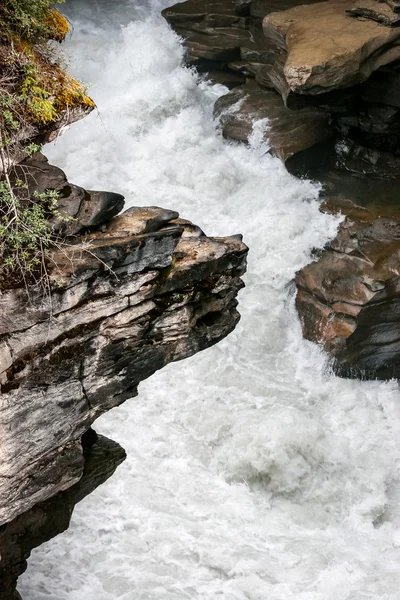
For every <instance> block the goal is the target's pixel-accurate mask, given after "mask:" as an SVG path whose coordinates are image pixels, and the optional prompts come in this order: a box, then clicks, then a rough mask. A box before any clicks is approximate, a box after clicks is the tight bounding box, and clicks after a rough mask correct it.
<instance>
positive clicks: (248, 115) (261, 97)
mask: <svg viewBox="0 0 400 600" xmlns="http://www.w3.org/2000/svg"><path fill="white" fill-rule="evenodd" d="M214 114H215V116H216V117H218V118H219V120H220V123H221V127H222V132H223V135H224V136H225V137H226V138H229V139H232V140H235V141H240V142H247V141H248V139H249V137H250V136H251V134H252V133H253V131H254V126H255V124H256V123H257V122H258V123H261V126H262V125H263V123H264V126H262V131H261V135H262V136H263V137H264V139H265V141H268V143H269V145H270V151H271V153H272V154H274V155H275V156H278V157H279V158H281V159H282V160H283V161H285V162H288V161H289V162H290V158H291V157H292V156H293V155H296V154H301V155H302V160H301V162H302V163H303V165H302V166H303V168H306V166H307V151H308V150H310V149H311V148H312V147H313V146H315V145H316V144H318V143H322V142H326V141H328V140H329V138H330V136H331V131H330V128H329V116H328V115H327V114H326V113H323V112H321V111H319V110H318V109H314V108H305V109H302V110H298V111H291V110H289V109H288V108H286V107H285V106H284V104H283V101H282V98H281V97H280V96H279V94H277V93H276V92H275V91H273V90H266V89H257V88H256V87H255V88H254V89H251V88H249V86H241V87H238V88H235V89H234V90H232V91H231V92H230V93H229V94H226V95H225V96H221V97H220V98H219V99H218V100H217V102H216V103H215V109H214ZM310 156H311V155H310ZM319 161H320V157H319Z"/></svg>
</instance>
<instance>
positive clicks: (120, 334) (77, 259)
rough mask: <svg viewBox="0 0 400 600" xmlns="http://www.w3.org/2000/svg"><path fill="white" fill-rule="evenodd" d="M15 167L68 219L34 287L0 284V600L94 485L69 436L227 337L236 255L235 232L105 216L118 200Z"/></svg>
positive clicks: (238, 264)
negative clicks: (55, 195)
mask: <svg viewBox="0 0 400 600" xmlns="http://www.w3.org/2000/svg"><path fill="white" fill-rule="evenodd" d="M19 170H21V172H23V173H24V177H25V181H26V187H25V188H24V193H25V194H26V195H27V196H31V197H32V196H33V197H34V194H35V192H40V191H41V190H43V189H46V190H49V189H55V190H57V191H58V192H59V206H58V214H60V215H61V214H62V215H64V216H65V215H67V216H68V217H69V218H68V220H65V219H64V218H63V219H60V218H54V217H53V218H52V220H51V225H52V227H53V228H54V230H55V231H56V232H58V233H59V235H60V238H59V241H58V242H57V244H56V245H55V246H54V249H53V250H52V251H51V253H50V254H49V256H48V257H47V259H46V268H45V272H44V279H43V282H42V286H41V289H39V290H37V289H36V288H33V289H32V288H29V286H28V287H25V286H24V285H11V286H8V287H7V285H6V284H5V282H4V281H3V288H2V291H1V294H0V385H1V396H0V427H1V430H2V436H1V441H0V450H1V456H2V460H1V464H0V497H1V499H2V500H1V504H0V526H2V527H0V529H1V531H0V577H2V580H1V581H2V584H1V585H2V586H3V587H0V598H1V600H11V599H12V598H14V595H13V594H14V592H13V590H14V587H15V581H16V577H17V576H18V573H20V572H21V569H23V568H24V565H25V562H24V561H25V559H26V557H27V556H28V554H29V551H30V549H31V548H32V547H34V546H35V545H37V544H39V543H41V542H42V541H43V540H44V539H47V538H48V537H49V536H50V530H51V529H53V528H54V522H56V524H57V527H60V531H61V530H62V529H63V528H65V527H66V526H67V524H68V521H69V518H70V515H71V511H72V506H73V505H74V504H75V502H76V501H78V499H79V498H80V497H82V495H85V494H86V493H89V491H90V489H92V488H93V487H94V483H93V482H91V479H90V478H89V486H88V485H87V479H85V478H84V479H83V480H82V476H83V475H84V469H85V452H84V446H83V444H82V438H83V439H86V436H87V433H86V432H87V431H88V430H89V429H90V426H91V424H92V423H93V422H94V421H95V419H96V418H97V417H98V416H100V415H101V414H103V413H104V412H106V411H108V410H110V409H111V408H113V407H115V406H117V405H119V404H121V403H122V402H124V401H125V400H127V399H128V398H132V397H133V396H135V395H136V394H137V388H138V384H139V383H140V381H143V380H144V379H146V378H147V377H149V376H150V375H151V374H152V373H154V372H155V371H156V370H158V369H160V368H162V367H163V366H164V365H166V364H167V363H169V362H171V361H176V360H180V359H182V358H185V357H187V356H191V355H193V354H195V353H196V352H199V351H200V350H203V349H205V348H207V347H209V346H211V345H213V344H215V343H216V342H218V341H219V340H221V339H222V338H223V337H225V336H226V335H227V334H228V333H229V332H230V331H232V330H233V329H234V327H235V325H236V324H237V322H238V320H239V313H238V311H237V308H236V306H237V299H236V296H237V293H238V291H239V290H240V289H241V287H242V286H243V283H242V280H241V279H240V277H241V275H242V274H243V273H244V271H245V266H246V255H247V248H246V246H245V245H244V244H243V243H242V241H241V237H240V236H233V237H229V238H210V237H207V236H206V235H205V234H204V233H203V232H202V230H201V229H200V228H199V227H197V226H196V225H193V224H192V223H190V222H189V221H186V220H184V219H181V218H179V215H178V213H177V212H175V211H173V210H165V209H162V208H158V207H154V206H153V207H134V208H130V209H128V210H126V211H125V212H124V213H122V214H121V215H119V216H116V215H117V213H118V212H119V211H120V209H121V208H122V206H123V203H124V202H123V197H122V196H121V195H119V194H114V193H110V192H93V191H87V190H84V189H82V188H80V187H79V186H75V185H72V184H70V183H68V181H67V179H66V177H65V175H64V173H63V172H62V171H61V170H60V169H58V168H57V167H53V166H51V165H49V164H48V162H47V160H46V159H45V158H44V157H43V156H42V155H40V154H38V155H35V156H34V157H32V158H31V159H27V160H25V161H24V162H23V163H21V164H20V165H18V166H17V167H16V169H15V172H14V174H13V176H14V177H15V178H18V177H19ZM133 410H134V406H133ZM117 455H118V456H119V457H120V456H121V451H120V450H118V451H117ZM86 463H87V461H86ZM102 465H103V463H100V465H99V466H98V467H96V472H95V473H96V482H97V480H98V479H99V480H100V479H104V478H106V476H108V471H106V472H102ZM113 465H114V466H115V464H114V463H113ZM86 466H87V465H86ZM114 466H113V467H112V468H114ZM80 481H81V484H78V482H80ZM77 484H78V487H74V488H72V486H76V485H77ZM96 484H97V483H96ZM89 488H90V489H89ZM63 490H67V491H66V492H63ZM60 492H62V494H61V495H58V496H56V495H57V494H59V493H60ZM63 494H64V495H63ZM54 497H55V499H53V498H54ZM49 498H51V499H52V500H50V501H49V500H48V499H49ZM46 501H47V504H46ZM43 503H44V504H43ZM60 511H61V512H60ZM54 515H55V516H54ZM54 519H55V521H54ZM21 531H23V532H24V535H25V537H23V538H21ZM53 533H54V534H55V532H53ZM26 536H28V537H26Z"/></svg>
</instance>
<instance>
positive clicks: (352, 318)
mask: <svg viewBox="0 0 400 600" xmlns="http://www.w3.org/2000/svg"><path fill="white" fill-rule="evenodd" d="M339 176H340V175H339ZM341 181H342V186H343V183H345V180H343V178H342V180H341ZM357 181H360V179H359V178H356V183H357ZM379 188H380V184H379V182H378V184H377V188H376V189H377V190H378V191H379ZM360 196H362V191H361V192H360ZM370 198H371V199H372V201H371V202H370V203H369V204H368V203H367V205H366V206H361V205H357V204H355V203H354V202H352V201H351V200H349V199H346V198H345V194H344V195H342V197H340V195H338V196H336V197H331V198H328V199H327V200H326V202H325V204H324V205H323V207H322V208H323V210H326V211H328V212H330V213H335V212H338V211H340V212H341V213H342V214H343V215H345V220H344V221H343V222H342V224H341V225H340V228H339V231H338V234H337V236H336V238H335V239H334V240H332V242H330V243H329V244H328V245H327V247H326V249H325V250H324V251H323V252H322V253H321V255H320V256H319V257H318V259H317V260H316V261H315V262H313V263H311V264H310V265H307V266H306V267H305V268H304V269H302V270H301V271H300V272H299V273H298V274H297V277H296V284H297V287H298V294H297V299H296V306H297V310H298V312H299V316H300V320H301V323H302V327H303V335H304V336H305V337H306V338H307V339H310V340H312V341H315V342H317V343H320V344H322V345H323V346H324V348H325V349H326V350H327V351H328V352H329V353H330V354H331V355H332V356H333V357H335V363H334V368H335V369H336V371H337V372H338V374H340V375H342V376H350V377H360V378H376V377H378V378H383V379H384V378H387V377H397V376H399V375H400V371H399V365H400V341H396V340H400V323H399V319H398V317H397V316H396V310H398V309H397V300H395V297H396V298H397V296H396V294H397V292H396V291H395V287H393V286H394V283H393V282H395V281H397V279H398V278H399V277H400V260H399V259H400V218H399V217H400V215H399V211H398V208H397V212H396V211H395V210H392V209H391V208H390V206H389V205H388V204H387V203H386V202H385V198H379V197H377V195H376V192H375V197H374V191H373V188H372V190H371V196H370ZM396 198H398V192H397V190H396ZM364 201H365V198H364ZM385 214H388V215H390V216H385ZM396 289H397V288H396ZM389 323H390V325H389Z"/></svg>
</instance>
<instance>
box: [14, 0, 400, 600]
mask: <svg viewBox="0 0 400 600" xmlns="http://www.w3.org/2000/svg"><path fill="white" fill-rule="evenodd" d="M171 3H172V2H170V4H171ZM167 4H168V2H164V4H162V3H161V2H157V1H156V0H154V1H152V2H148V3H147V4H145V3H144V2H142V3H141V4H139V3H138V2H133V1H130V0H114V1H113V2H111V1H110V0H68V1H67V3H66V5H64V6H63V12H65V14H66V15H67V16H68V17H69V19H70V20H71V23H72V26H73V33H72V36H71V37H70V38H69V40H68V41H67V43H66V45H65V52H66V54H67V56H69V57H70V58H69V69H70V70H71V71H72V72H73V73H74V74H75V75H76V76H77V77H78V78H81V79H82V80H84V81H85V82H89V83H91V84H92V85H91V88H90V94H91V96H92V97H93V98H94V100H95V101H96V103H97V106H98V110H97V111H95V112H94V113H92V114H91V115H90V116H89V117H88V118H86V119H85V120H83V121H81V122H79V123H77V124H75V125H73V127H72V128H71V129H70V131H69V132H67V133H66V134H65V135H64V136H63V137H61V138H59V140H58V141H57V143H56V144H55V145H52V146H48V147H47V148H46V149H45V152H46V154H47V155H48V157H49V159H50V160H51V162H53V163H55V164H57V165H58V166H60V167H61V168H63V169H64V170H65V171H66V173H67V175H68V177H69V180H70V181H72V182H74V183H77V184H79V185H82V186H85V187H87V188H89V189H104V190H111V191H116V192H120V193H122V194H124V195H125V196H126V202H127V206H133V205H158V206H163V207H166V208H172V209H176V210H178V211H179V212H180V214H181V216H183V217H185V218H189V219H191V220H193V221H194V222H195V223H196V224H198V225H200V226H201V227H202V228H203V229H204V230H205V232H206V233H207V234H208V235H230V234H234V233H239V232H240V233H242V234H243V235H244V241H245V242H246V243H247V244H248V245H249V247H250V254H249V267H248V273H247V274H246V276H245V281H246V286H247V287H246V289H245V290H243V291H242V292H241V293H240V298H239V310H240V312H241V314H242V320H241V322H240V324H239V325H238V327H237V329H236V331H234V332H233V333H232V334H231V335H230V336H229V337H228V338H227V339H225V340H223V341H222V342H221V343H220V344H218V345H217V346H216V347H214V348H211V349H208V350H206V351H204V352H202V353H200V354H198V355H196V356H194V357H192V358H190V359H187V360H185V361H183V362H180V363H176V364H174V365H169V366H168V367H166V368H165V369H163V370H162V371H160V372H159V373H157V374H155V375H154V376H153V377H151V378H150V379H149V380H147V381H145V382H143V383H142V384H141V386H140V390H139V392H140V393H139V396H138V397H137V398H134V399H132V400H130V401H128V402H126V403H125V404H124V405H123V406H121V407H119V408H118V409H115V410H113V411H112V412H111V413H108V414H106V415H105V416H103V417H102V418H101V419H99V420H98V421H97V423H96V425H95V427H96V429H97V430H98V431H99V433H102V434H104V435H106V436H108V437H111V438H112V439H115V440H116V441H118V442H119V443H120V444H121V445H122V446H123V447H124V448H125V449H126V451H127V454H128V458H127V460H126V461H125V463H124V464H123V465H121V466H120V467H119V468H118V470H117V472H116V474H115V475H114V476H113V477H112V478H111V479H110V480H109V481H108V482H107V483H106V484H104V485H103V486H101V487H100V488H99V489H97V490H96V491H95V492H94V493H93V494H92V495H91V496H89V497H88V498H86V499H85V500H84V501H82V502H81V503H80V504H79V505H77V507H76V509H75V512H74V515H73V518H72V523H71V527H70V529H69V530H68V531H67V532H66V533H64V534H63V535H61V536H58V537H57V538H55V539H53V540H52V541H51V542H49V543H48V544H45V545H44V546H42V547H41V548H39V549H37V550H36V551H34V552H33V554H32V558H31V560H30V561H29V568H28V571H27V573H26V574H25V575H24V576H23V577H22V578H21V580H20V585H19V590H20V592H21V594H22V596H23V598H24V600H49V599H50V600H114V599H121V600H189V599H190V600H215V599H221V600H367V599H368V600H399V598H400V591H399V590H400V570H399V565H400V485H399V465H400V396H399V391H398V386H397V384H396V383H394V382H388V383H380V382H358V381H350V380H342V379H340V378H337V377H335V376H334V375H332V374H331V373H330V371H329V368H328V366H327V361H326V357H325V356H324V354H323V353H322V352H321V350H320V349H319V348H318V347H317V346H315V345H313V344H311V343H309V342H307V341H305V340H303V339H302V337H301V331H300V325H299V322H298V319H297V316H296V313H295V310H294V298H293V287H292V284H291V282H292V280H293V276H294V274H295V272H296V270H297V269H299V268H300V267H301V266H303V265H305V264H306V263H307V262H309V261H310V253H311V251H312V249H313V248H315V247H322V246H323V245H324V243H325V242H326V241H327V239H328V238H330V237H332V236H333V235H334V234H335V231H336V228H337V225H338V222H337V220H336V219H334V218H333V217H330V216H328V215H323V214H321V213H320V212H319V210H318V194H319V188H318V186H317V185H316V184H314V183H311V182H306V181H298V180H296V179H295V178H293V177H291V176H290V175H289V174H288V173H287V172H286V171H285V169H284V167H283V166H282V164H281V163H280V162H279V161H278V160H277V159H274V158H272V157H271V156H270V155H268V153H267V150H268V148H267V146H266V144H265V143H262V142H260V139H261V136H260V135H259V133H260V127H261V126H262V124H261V125H260V127H256V128H255V132H254V135H253V136H252V138H251V140H250V145H249V147H245V146H240V145H236V144H232V143H228V142H226V141H224V140H223V139H222V137H221V135H220V133H219V132H218V128H217V126H216V124H215V123H214V122H213V119H212V105H213V102H214V101H215V99H216V98H217V97H218V96H219V95H220V94H222V93H225V92H226V89H224V88H222V87H220V86H214V87H213V86H210V85H209V84H207V83H205V82H204V81H201V80H199V79H198V77H197V76H196V74H195V73H194V72H193V71H191V70H190V69H187V68H184V67H183V66H182V61H183V49H182V46H181V44H180V41H179V38H178V37H177V36H176V35H175V34H174V33H173V32H172V31H171V30H170V29H169V28H168V26H167V25H166V23H165V22H164V21H163V20H162V18H161V17H160V14H159V13H160V10H161V9H162V8H163V7H164V6H166V5H167Z"/></svg>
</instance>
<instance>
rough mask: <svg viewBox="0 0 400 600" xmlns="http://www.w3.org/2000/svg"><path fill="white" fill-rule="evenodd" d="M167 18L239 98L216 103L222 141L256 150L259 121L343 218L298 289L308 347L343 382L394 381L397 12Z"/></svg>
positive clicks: (229, 9) (283, 6) (256, 5)
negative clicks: (253, 141)
mask: <svg viewBox="0 0 400 600" xmlns="http://www.w3.org/2000/svg"><path fill="white" fill-rule="evenodd" d="M163 15H164V17H165V18H166V19H167V21H168V22H169V23H170V25H171V26H172V27H173V28H174V29H175V30H176V31H177V33H179V35H181V36H182V37H183V39H184V44H185V46H186V49H187V62H188V64H190V65H194V66H195V67H196V68H197V69H198V70H199V71H200V72H201V73H205V74H206V76H207V77H208V78H210V79H211V80H212V81H214V82H216V83H223V84H224V85H226V86H227V87H228V88H230V90H231V91H230V92H229V93H227V94H225V95H223V96H221V97H220V99H219V100H218V101H217V102H216V104H215V116H216V117H217V118H218V119H219V122H220V126H221V129H222V133H223V135H224V136H225V137H226V138H228V139H231V140H235V141H238V142H245V143H246V142H247V140H248V138H249V136H250V135H251V134H252V132H253V128H254V124H255V123H258V125H257V131H258V132H259V131H260V130H261V132H262V134H263V136H264V139H265V140H268V144H269V147H270V152H271V153H273V154H275V155H276V156H278V157H279V158H281V159H282V160H283V161H285V163H286V166H287V168H288V170H289V171H290V172H291V173H293V174H294V175H297V176H300V177H307V178H311V179H314V180H316V181H320V182H321V183H322V197H323V204H322V206H321V210H323V211H327V212H331V213H335V214H337V213H339V214H341V215H343V221H342V223H341V225H340V227H339V231H338V234H337V237H336V238H335V239H334V240H332V242H330V243H329V244H328V245H327V247H326V248H325V249H324V250H323V251H322V252H320V253H319V255H318V256H317V255H316V256H315V261H314V262H313V263H312V264H310V265H308V266H307V267H305V268H304V269H302V270H301V271H300V272H299V273H298V275H297V278H296V285H297V300H296V305H297V309H298V312H299V316H300V319H301V322H302V327H303V334H304V336H305V337H306V338H307V339H310V340H313V341H315V342H317V343H319V344H322V345H323V346H324V348H325V349H326V350H327V351H328V353H329V354H330V355H331V356H332V357H333V365H334V368H335V369H336V371H337V372H338V373H339V374H341V375H344V376H351V377H361V378H375V377H377V378H383V379H385V378H390V377H393V376H395V377H397V376H398V372H399V364H400V325H399V317H398V308H397V307H398V298H399V295H398V289H399V275H400V262H399V256H400V255H399V250H400V247H399V239H400V238H399V231H400V230H399V211H398V199H399V192H398V190H399V173H400V171H399V165H400V163H399V154H400V137H399V136H400V128H399V126H400V96H399V89H400V87H399V85H400V74H399V69H400V27H399V25H400V4H399V3H398V2H397V1H396V2H394V1H392V0H390V1H389V0H387V1H386V2H378V1H377V0H365V1H363V0H327V1H319V0H317V1H316V0H308V1H307V0H303V1H300V0H288V1H282V2H275V1H274V0H261V1H257V0H254V1H252V0H248V1H246V0H244V1H243V0H242V1H241V0H219V1H218V2H214V1H212V0H210V1H206V2H204V1H200V0H188V1H186V2H183V3H180V4H176V5H175V6H173V7H171V8H168V9H166V10H165V11H164V12H163ZM260 128H261V129H260ZM276 201H277V202H279V198H277V199H276Z"/></svg>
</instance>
